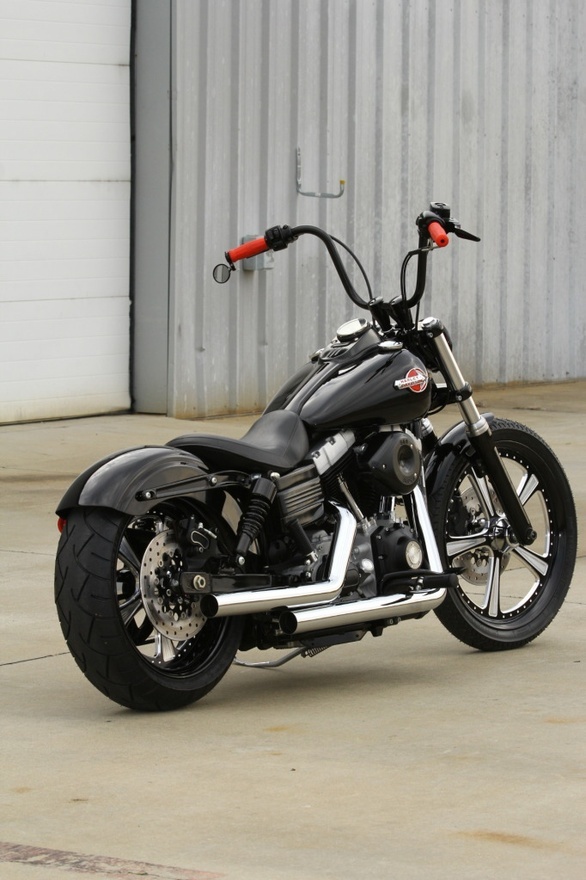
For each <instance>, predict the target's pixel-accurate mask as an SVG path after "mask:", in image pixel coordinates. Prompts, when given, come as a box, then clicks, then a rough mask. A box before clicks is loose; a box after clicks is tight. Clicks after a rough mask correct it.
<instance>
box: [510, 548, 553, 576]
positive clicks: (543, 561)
mask: <svg viewBox="0 0 586 880" xmlns="http://www.w3.org/2000/svg"><path fill="white" fill-rule="evenodd" d="M513 553H514V554H515V556H518V557H519V559H521V561H522V562H523V563H524V564H525V565H526V566H527V568H529V569H531V571H533V572H535V574H537V575H541V576H542V577H545V575H546V574H547V572H548V571H549V562H548V560H547V558H545V557H544V556H541V555H540V554H539V553H535V552H534V551H533V550H529V549H528V548H527V547H515V548H514V549H513Z"/></svg>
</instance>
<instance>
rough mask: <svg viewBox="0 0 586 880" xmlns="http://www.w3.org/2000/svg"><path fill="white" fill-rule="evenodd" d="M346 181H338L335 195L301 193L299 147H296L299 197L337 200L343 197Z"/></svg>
mask: <svg viewBox="0 0 586 880" xmlns="http://www.w3.org/2000/svg"><path fill="white" fill-rule="evenodd" d="M345 187H346V181H345V180H340V192H337V193H318V192H303V191H302V189H301V147H297V192H298V193H299V195H300V196H311V197H312V198H314V199H339V198H340V196H343V195H344V189H345Z"/></svg>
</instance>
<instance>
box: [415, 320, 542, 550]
mask: <svg viewBox="0 0 586 880" xmlns="http://www.w3.org/2000/svg"><path fill="white" fill-rule="evenodd" d="M421 328H422V331H423V333H424V334H425V336H426V337H427V338H428V340H429V342H430V344H431V345H432V347H433V348H434V350H435V355H436V357H437V360H438V362H439V364H440V367H441V371H442V373H443V375H444V377H445V378H446V380H447V382H448V385H449V388H450V391H452V393H453V395H454V397H455V399H456V402H457V404H458V406H459V408H460V412H461V413H462V419H463V420H464V424H465V425H466V433H467V435H468V438H469V440H470V443H471V445H472V446H473V447H474V449H475V450H476V452H477V453H478V455H479V457H480V460H481V461H482V464H483V466H484V469H485V471H486V474H487V476H488V477H489V479H490V481H491V483H492V485H493V487H494V489H495V491H496V494H497V495H498V498H499V500H500V502H501V504H502V507H503V511H504V513H505V515H506V516H507V518H508V520H509V523H510V525H511V528H512V530H513V532H514V535H515V538H516V539H517V541H519V543H520V544H526V545H527V544H532V543H533V541H534V540H535V538H536V533H535V530H534V529H533V527H532V525H531V522H530V520H529V518H528V517H527V514H526V512H525V508H524V507H523V505H522V504H521V501H520V499H519V496H518V495H517V492H516V490H515V487H514V486H513V484H512V482H511V478H510V477H509V474H508V471H507V470H506V468H505V466H504V465H503V463H502V461H501V459H500V456H499V454H498V453H497V451H496V448H495V445H494V439H493V436H492V431H491V430H490V425H489V424H488V422H487V421H486V419H485V418H484V416H483V415H481V414H480V413H479V412H478V408H477V406H476V404H475V402H474V400H473V398H472V388H471V387H470V385H469V384H468V383H467V382H466V381H465V379H464V376H463V375H462V373H461V371H460V367H459V366H458V363H457V361H456V358H455V357H454V355H453V353H452V349H451V348H450V346H449V344H448V340H447V339H446V334H445V332H444V326H443V324H442V323H441V321H438V319H437V318H425V320H424V321H422V323H421Z"/></svg>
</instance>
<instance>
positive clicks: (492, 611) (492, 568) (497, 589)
mask: <svg viewBox="0 0 586 880" xmlns="http://www.w3.org/2000/svg"><path fill="white" fill-rule="evenodd" d="M500 605H501V563H500V559H499V557H498V556H494V555H493V556H491V557H490V559H489V560H488V576H487V583H486V593H485V596H484V608H485V610H486V611H487V612H488V616H489V617H498V614H499V611H500Z"/></svg>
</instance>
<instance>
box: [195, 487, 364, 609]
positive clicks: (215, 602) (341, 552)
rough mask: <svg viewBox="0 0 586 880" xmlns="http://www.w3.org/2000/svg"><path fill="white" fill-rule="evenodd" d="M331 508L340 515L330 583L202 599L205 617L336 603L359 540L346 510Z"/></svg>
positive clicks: (334, 544)
mask: <svg viewBox="0 0 586 880" xmlns="http://www.w3.org/2000/svg"><path fill="white" fill-rule="evenodd" d="M331 504H332V507H334V508H335V510H336V513H337V515H338V528H337V529H336V533H335V535H334V541H333V546H332V554H331V565H330V574H329V577H328V579H327V580H325V581H320V582H318V583H311V584H300V585H299V586H298V587H282V588H279V587H277V588H271V589H258V590H241V591H238V592H234V593H216V594H213V593H208V594H207V595H205V596H202V598H201V603H200V608H201V611H202V613H203V614H204V615H205V616H206V617H228V616H230V615H236V614H258V613H260V612H264V611H272V610H274V609H277V608H284V607H289V606H291V607H295V606H298V605H312V604H316V603H320V602H331V601H332V600H333V599H336V598H337V597H338V596H339V595H340V593H341V591H342V587H343V585H344V578H345V577H346V569H347V568H348V563H349V561H350V554H351V552H352V548H353V546H354V538H355V537H356V528H357V523H356V520H355V518H354V517H353V515H352V514H351V513H350V511H349V510H346V508H345V507H341V506H340V505H339V504H335V503H334V502H331Z"/></svg>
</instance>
